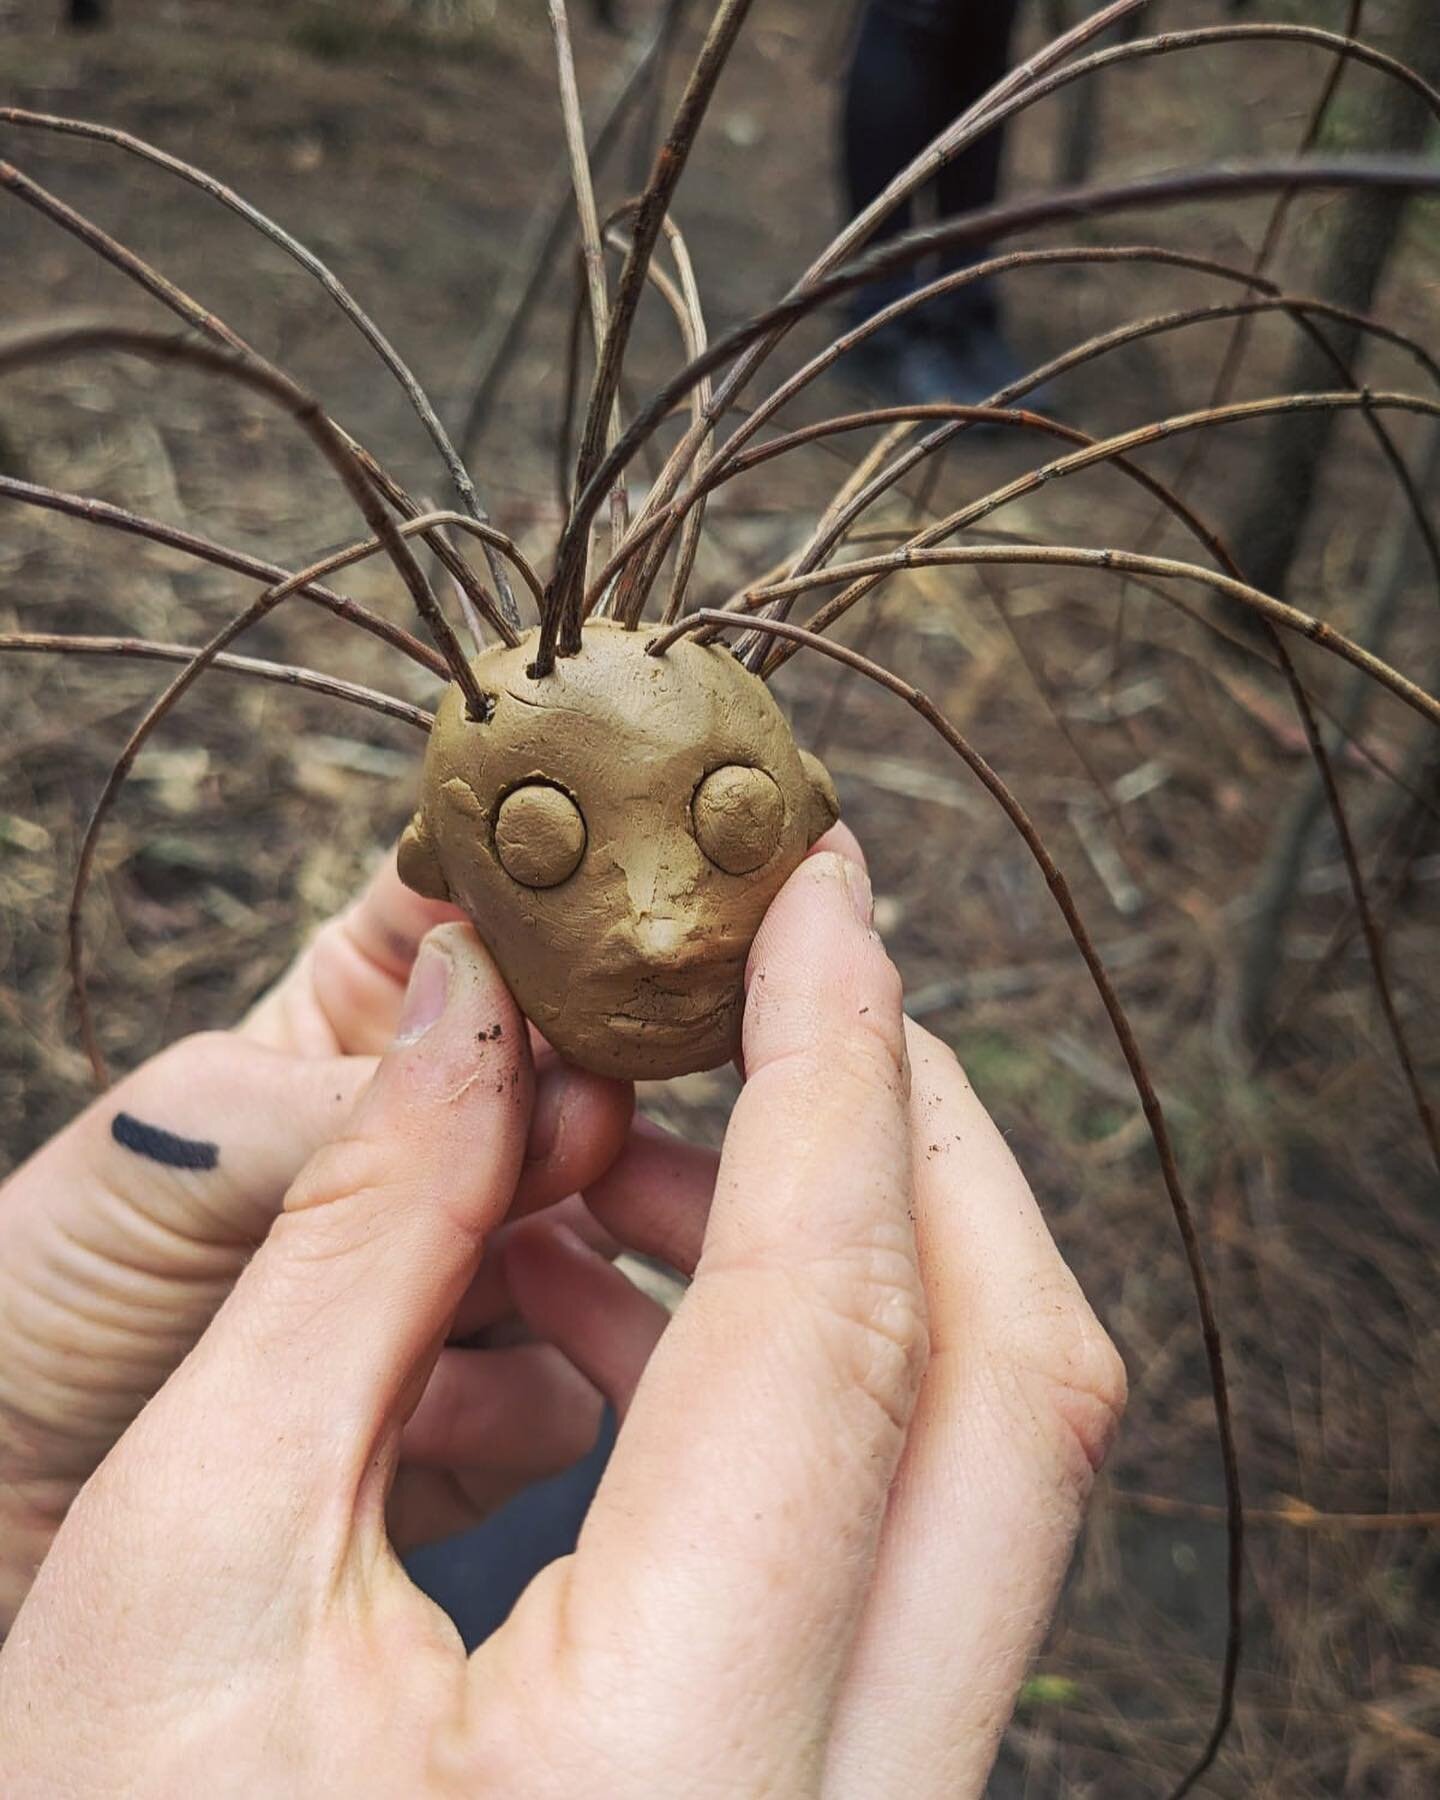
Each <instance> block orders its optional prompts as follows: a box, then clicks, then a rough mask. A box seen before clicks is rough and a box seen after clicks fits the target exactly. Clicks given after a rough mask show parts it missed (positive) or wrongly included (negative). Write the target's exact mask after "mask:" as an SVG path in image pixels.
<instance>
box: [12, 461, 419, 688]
mask: <svg viewBox="0 0 1440 1800" xmlns="http://www.w3.org/2000/svg"><path fill="white" fill-rule="evenodd" d="M0 498H4V499H6V500H19V501H21V502H23V503H24V504H25V505H27V506H39V507H43V508H44V509H45V510H46V511H47V512H58V513H64V514H66V515H68V516H69V517H71V518H75V519H84V520H85V521H86V522H87V523H88V524H91V525H107V526H109V527H110V528H111V529H112V530H115V531H123V532H125V533H127V534H128V535H130V536H132V537H142V538H148V539H150V540H151V541H152V542H154V543H157V544H164V545H166V546H167V547H168V548H170V549H172V550H180V551H183V552H184V554H185V555H187V556H195V557H198V558H200V560H201V561H203V562H208V563H214V564H215V565H216V566H217V567H218V568H222V569H232V570H234V571H235V573H236V574H238V575H248V576H249V577H250V578H251V579H252V580H254V581H263V582H266V583H267V584H273V583H274V582H277V581H285V580H287V579H288V576H289V571H288V570H287V569H283V568H281V566H280V564H279V563H272V562H266V561H265V560H264V559H263V558H262V557H258V556H251V555H249V554H248V553H247V552H245V551H243V550H232V549H230V548H229V546H228V545H225V544H217V543H214V542H212V540H211V539H210V538H205V537H199V536H197V535H196V533H195V532H193V531H183V530H181V528H180V527H179V526H178V525H167V524H165V523H164V522H163V521H162V520H160V519H150V518H146V517H145V516H144V515H143V514H141V513H135V512H130V511H129V510H128V509H127V508H125V507H123V506H112V505H111V504H110V502H109V501H108V500H92V499H91V498H90V497H89V496H88V495H85V494H66V493H62V492H61V491H60V490H59V489H57V488H47V487H40V486H38V485H37V484H36V483H35V482H33V481H21V480H20V479H19V478H18V477H16V476H13V475H0ZM403 529H404V528H403V527H402V530H403ZM300 593H301V596H302V597H303V598H304V599H306V600H313V601H314V602H315V603H316V605H318V606H323V607H324V608H325V609H326V611H327V612H332V613H334V615H335V617H336V618H337V619H345V620H346V621H347V622H348V623H350V624H351V625H358V626H359V627H360V629H361V630H362V631H368V632H370V633H371V634H372V636H374V637H377V638H379V639H380V641H381V642H382V643H385V644H389V645H390V646H391V647H392V648H393V649H396V650H399V651H401V652H402V653H403V654H404V655H406V656H408V657H409V658H410V660H411V661H412V662H417V663H419V664H420V665H421V666H422V667H423V668H426V669H428V670H429V671H430V673H431V674H432V675H438V676H439V677H440V678H441V680H442V681H448V680H449V679H450V671H449V668H448V667H447V665H446V662H445V658H444V657H443V656H441V655H440V653H439V651H438V650H432V649H431V648H430V646H429V645H428V644H422V643H421V642H420V640H419V638H415V637H411V635H410V633H409V632H408V631H405V630H403V629H402V628H401V627H400V626H399V625H392V624H391V623H390V621H389V620H388V619H382V618H381V617H380V616H379V615H378V614H377V613H372V612H371V611H370V610H369V609H368V608H367V607H364V606H361V604H360V603H359V601H358V600H349V599H347V598H346V597H345V595H343V594H337V593H334V592H332V591H331V589H329V588H327V587H322V586H321V585H320V583H319V582H309V583H307V585H306V586H305V587H303V588H301V589H300Z"/></svg>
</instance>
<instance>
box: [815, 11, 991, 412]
mask: <svg viewBox="0 0 1440 1800" xmlns="http://www.w3.org/2000/svg"><path fill="white" fill-rule="evenodd" d="M1016 6H1017V0H866V4H865V6H864V8H863V12H862V15H861V19H860V26H859V31H858V33H857V36H856V40H855V48H854V53H853V55H852V57H851V61H850V67H849V71H848V74H847V77H846V86H845V101H844V107H843V110H842V114H841V147H842V154H843V161H844V170H845V183H846V188H847V193H848V198H849V202H850V206H851V210H852V212H855V213H858V212H860V211H861V210H863V208H864V207H866V206H868V205H869V203H870V202H871V201H872V200H873V199H874V198H875V197H876V195H877V194H879V193H881V192H883V190H884V189H885V188H886V187H887V186H888V185H889V183H890V181H891V180H892V179H893V177H894V176H896V175H897V174H899V172H900V170H901V169H903V168H904V167H905V165H906V164H907V163H908V162H910V161H911V160H912V158H914V157H915V156H916V155H917V154H918V153H919V152H920V151H921V150H923V149H924V147H925V146H926V144H928V143H929V142H930V141H931V139H932V138H934V137H936V136H938V134H939V133H940V132H941V131H942V130H944V128H945V126H947V125H948V124H949V123H950V121H951V120H952V119H954V118H955V117H956V116H957V115H958V114H959V113H961V112H963V111H964V110H965V108H966V107H968V106H969V105H970V104H971V103H972V101H974V100H977V99H978V98H979V97H980V95H981V94H983V93H984V92H985V91H986V90H987V89H988V88H990V87H992V86H993V85H994V84H995V82H997V81H998V80H999V79H1000V77H1001V76H1002V75H1003V74H1004V73H1005V71H1006V69H1007V67H1008V66H1009V56H1010V37H1011V32H1012V29H1013V26H1014V23H1015V11H1016ZM1002 136H1003V134H1002V133H1001V132H991V133H989V134H987V135H986V136H985V137H983V138H982V139H980V141H979V142H978V143H976V144H974V145H972V146H971V148H970V149H968V150H966V151H965V152H963V153H962V154H961V155H960V156H958V157H956V158H954V159H953V160H952V161H951V162H950V163H948V164H947V165H946V166H945V167H944V168H943V169H942V170H941V172H940V174H939V176H938V177H937V179H936V182H935V191H934V200H935V207H936V211H937V214H938V216H939V217H941V218H949V217H953V216H954V215H955V214H957V213H962V212H969V211H972V210H974V209H975V208H977V207H982V206H987V205H989V204H990V202H991V201H993V200H994V198H995V195H996V190H997V186H998V182H999V174H1000V155H1001V150H1002ZM913 222H914V221H913V214H912V211H911V209H910V208H909V207H908V206H905V207H900V208H897V209H896V211H895V212H894V213H893V214H892V215H891V216H890V218H889V219H887V220H886V222H885V223H884V224H883V225H882V226H881V227H880V229H879V231H878V232H877V233H876V234H875V236H874V237H873V238H872V239H871V243H872V244H878V243H882V242H884V240H885V239H886V238H888V237H892V236H895V235H896V234H898V233H899V232H902V231H904V230H906V229H907V228H908V227H909V226H910V225H911V224H912V223H913ZM985 254H986V251H985V250H984V248H983V247H978V246H971V247H969V248H967V249H966V250H963V251H958V252H955V253H953V254H952V255H951V256H950V257H948V258H947V259H946V260H945V261H944V263H943V264H942V267H943V269H945V270H949V269H954V268H963V267H965V266H967V265H968V264H970V263H972V262H977V261H979V260H980V259H981V258H982V257H983V256H984V255H985ZM935 272H936V271H934V270H931V271H929V273H935ZM915 278H916V277H915V272H914V271H913V270H912V271H909V272H905V273H901V274H897V275H894V276H891V277H888V278H885V279H883V280H881V281H877V282H874V283H872V284H871V285H870V286H869V287H866V288H865V289H863V290H862V291H861V293H860V294H859V295H857V296H856V299H855V314H856V317H857V318H863V317H866V316H868V315H869V314H870V313H872V312H874V311H875V310H876V309H877V308H878V307H881V306H884V305H886V304H888V303H889V302H890V301H891V300H894V299H896V298H898V297H899V296H900V295H901V294H903V293H907V292H909V291H910V289H911V288H912V287H913V286H914V285H915ZM866 366H867V368H868V371H869V376H870V380H871V382H872V384H874V385H877V386H879V385H883V386H884V387H885V388H886V390H887V391H888V392H889V393H892V394H894V395H896V396H897V397H898V398H902V399H910V400H945V399H948V400H959V401H973V400H980V399H984V398H985V396H986V395H988V394H990V393H993V392H994V391H995V390H996V389H997V388H999V387H1001V386H1003V385H1004V383H1005V382H1006V381H1008V380H1010V379H1012V378H1013V376H1014V375H1015V374H1017V373H1018V364H1017V362H1016V359H1015V357H1014V355H1013V353H1012V352H1011V351H1010V348H1009V346H1008V345H1007V343H1006V341H1005V338H1004V334H1003V330H1002V324H1001V317H1000V310H999V305H998V302H997V298H996V295H995V291H994V288H993V287H992V285H991V284H990V283H988V282H978V283H975V284H974V285H971V286H968V287H964V288H961V289H959V290H958V291H957V292H956V293H954V294H951V295H946V296H944V297H942V298H941V299H939V300H935V301H931V302H929V303H928V304H927V305H925V306H923V307H920V308H918V309H917V310H916V311H915V312H914V313H912V314H909V315H907V321H906V323H905V325H904V326H903V327H902V326H896V327H893V328H891V329H890V330H888V331H886V332H883V333H881V334H879V336H878V337H877V338H876V339H875V340H873V349H872V351H871V354H870V355H869V357H868V358H867V359H866Z"/></svg>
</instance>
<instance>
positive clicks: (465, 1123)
mask: <svg viewBox="0 0 1440 1800" xmlns="http://www.w3.org/2000/svg"><path fill="white" fill-rule="evenodd" d="M531 1094H532V1070H531V1063H530V1051H529V1045H528V1040H527V1034H526V1029H525V1025H524V1021H523V1020H522V1019H521V1017H520V1015H519V1012H518V1011H517V1009H516V1007H515V1004H514V1002H513V1001H512V999H511V998H510V995H509V993H508V992H507V991H506V989H505V986H504V983H503V982H502V981H501V979H500V976H499V974H498V973H497V971H496V969H495V967H494V965H493V964H492V963H491V961H490V959H489V957H488V956H487V955H486V953H485V952H484V950H483V949H482V948H481V947H480V945H479V943H478V942H477V940H476V938H475V935H474V933H473V932H472V931H471V930H470V928H469V927H468V926H464V925H444V926H441V927H439V928H438V929H437V930H435V931H433V932H431V933H430V935H429V936H428V937H427V938H426V939H425V942H424V944H423V945H422V947H421V950H420V954H419V957H418V958H417V960H416V963H415V968H414V971H413V973H412V975H411V979H410V986H409V990H408V993H407V995H406V1000H405V1006H404V1009H403V1012H402V1016H401V1020H400V1026H399V1030H398V1033H397V1036H396V1039H395V1042H394V1044H393V1045H392V1047H391V1048H390V1050H389V1051H388V1052H387V1053H386V1054H385V1055H384V1056H383V1057H382V1058H381V1060H380V1063H379V1066H378V1067H377V1069H376V1072H375V1076H374V1079H373V1080H372V1082H371V1084H370V1086H369V1087H368V1088H367V1089H366V1090H365V1092H364V1093H363V1094H362V1095H361V1096H360V1099H359V1101H358V1102H357V1104H356V1106H355V1109H354V1111H353V1112H352V1113H351V1115H350V1118H349V1120H348V1122H347V1123H346V1125H345V1127H344V1129H343V1134H342V1135H340V1136H338V1137H336V1138H334V1139H333V1140H332V1141H331V1142H330V1143H328V1144H326V1145H325V1146H324V1147H322V1148H321V1149H320V1150H319V1151H318V1152H317V1153H316V1154H315V1155H314V1156H313V1157H312V1158H311V1159H310V1161H309V1162H308V1163H307V1164H306V1166H305V1168H304V1169H303V1170H302V1171H301V1173H300V1175H299V1176H298V1177H297V1179H296V1180H295V1182H294V1183H293V1185H292V1186H291V1188H290V1191H289V1193H288V1194H287V1195H286V1198H285V1205H284V1208H283V1210H282V1212H281V1214H280V1216H279V1218H278V1219H277V1220H276V1222H275V1225H274V1226H273V1228H272V1229H271V1231H270V1234H269V1236H268V1237H267V1238H266V1240H265V1242H264V1244H263V1245H262V1246H261V1248H260V1250H259V1251H258V1252H257V1254H256V1255H255V1257H254V1259H253V1261H252V1262H251V1263H250V1265H249V1267H248V1268H247V1269H246V1270H245V1273H244V1274H243V1275H242V1276H241V1278H240V1280H239V1281H238V1282H237V1284H236V1286H235V1289H234V1291H233V1293H232V1294H231V1295H230V1297H229V1299H228V1300H227V1301H226V1303H225V1305H224V1306H223V1307H222V1308H221V1309H220V1312H219V1313H218V1314H217V1316H216V1318H215V1321H214V1323H213V1324H212V1326H211V1327H210V1329H209V1331H207V1333H206V1334H205V1336H204V1338H203V1339H202V1340H201V1342H200V1344H199V1345H198V1346H197V1348H196V1350H195V1352H194V1354H193V1355H192V1356H191V1357H190V1359H189V1360H188V1361H187V1362H186V1364H185V1365H184V1366H183V1367H182V1368H181V1369H180V1370H179V1371H178V1372H177V1374H176V1376H175V1377H174V1378H173V1380H172V1381H171V1382H170V1383H169V1384H167V1386H166V1388H165V1389H164V1390H163V1391H162V1393H161V1395H160V1396H159V1398H158V1400H157V1402H156V1403H155V1405H154V1406H153V1407H152V1408H151V1409H150V1410H149V1412H147V1414H146V1415H145V1416H144V1417H142V1419H141V1421H139V1426H140V1428H141V1430H142V1433H143V1435H144V1436H145V1437H146V1438H147V1439H149V1441H150V1448H151V1451H152V1453H153V1452H155V1451H157V1450H158V1451H161V1452H162V1454H161V1455H160V1457H159V1459H158V1460H159V1461H161V1462H163V1463H166V1464H169V1465H170V1468H171V1473H172V1475H174V1474H176V1473H177V1471H176V1470H175V1468H174V1461H175V1458H176V1456H177V1454H178V1455H179V1456H181V1457H182V1458H185V1459H188V1460H190V1462H191V1464H192V1466H191V1468H190V1469H188V1470H186V1471H185V1474H186V1477H187V1479H186V1480H185V1481H184V1485H185V1486H186V1487H187V1488H189V1490H190V1492H191V1494H192V1495H194V1493H195V1477H196V1475H197V1473H198V1465H199V1464H201V1463H203V1485H204V1486H205V1487H206V1488H207V1489H209V1490H210V1491H212V1492H213V1491H215V1490H216V1489H217V1488H218V1487H219V1486H220V1485H221V1484H224V1483H225V1482H226V1481H227V1480H231V1479H234V1480H239V1481H243V1482H244V1483H245V1484H246V1485H247V1486H249V1485H252V1484H253V1483H254V1482H255V1481H256V1480H257V1479H258V1477H257V1474H256V1471H257V1470H259V1471H261V1472H262V1473H263V1485H264V1488H265V1491H266V1495H267V1498H268V1501H269V1503H270V1504H278V1505H281V1506H291V1507H293V1506H295V1505H297V1503H298V1504H300V1505H304V1504H305V1503H306V1499H307V1497H308V1498H309V1499H313V1498H315V1496H316V1484H317V1483H318V1484H319V1485H320V1487H321V1488H323V1489H324V1490H325V1491H326V1495H327V1498H328V1499H329V1500H330V1501H331V1502H338V1504H339V1506H340V1508H341V1511H342V1512H348V1511H349V1510H350V1509H349V1508H348V1507H347V1505H346V1499H347V1496H348V1498H349V1499H351V1500H353V1501H354V1502H355V1503H356V1504H358V1503H359V1502H360V1499H361V1497H362V1494H368V1495H369V1496H370V1497H371V1498H372V1500H373V1506H371V1507H367V1510H368V1511H370V1512H371V1513H372V1516H373V1517H375V1518H376V1519H378V1517H379V1512H380V1508H381V1507H382V1506H383V1499H384V1488H385V1485H386V1483H387V1482H388V1478H389V1473H390V1466H391V1462H392V1460H393V1452H394V1440H395V1437H396V1433H397V1431H398V1427H399V1425H400V1424H402V1423H403V1421H404V1418H405V1417H406V1415H407V1414H408V1412H409V1410H410V1408H411V1407H412V1406H413V1405H414V1403H415V1401H416V1399H417V1398H418V1396H419V1393H420V1391H421V1388H422V1386H423V1383H424V1380H425V1377H426V1376H427V1374H428V1372H429V1370H430V1368H431V1366H432V1364H433V1361H434V1358H435V1356H436V1354H437V1353H438V1350H439V1348H440V1345H441V1343H442V1342H443V1339H444V1335H445V1332H446V1329H447V1326H448V1324H449V1321H450V1318H451V1316H452V1314H453V1313H454V1310H455V1307H456V1305H457V1303H458V1301H459V1299H460V1297H461V1296H462V1295H463V1293H464V1292H465V1289H466V1286H467V1284H468V1283H469V1281H470V1279H471V1277H472V1276H473V1274H474V1272H475V1268H476V1264H477V1262H478V1260H479V1256H480V1251H481V1248H482V1246H483V1243H484V1240H485V1238H486V1236H487V1235H488V1234H489V1232H490V1231H491V1230H492V1229H493V1228H494V1227H495V1226H496V1225H498V1224H499V1223H500V1221H501V1220H502V1219H503V1218H504V1216H505V1212H506V1210H507V1208H508V1207H509V1205H510V1201H511V1198H512V1196H513V1194H514V1191H515V1186H516V1182H517V1179H518V1177H519V1174H520V1169H521V1164H522V1160H523V1158H524V1154H525V1142H526V1134H527V1129H528V1125H529V1116H530V1105H531ZM327 1510H328V1509H327ZM331 1516H332V1517H333V1516H334V1515H333V1514H332V1515H331Z"/></svg>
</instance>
